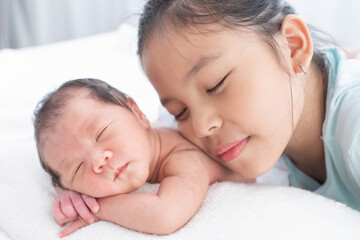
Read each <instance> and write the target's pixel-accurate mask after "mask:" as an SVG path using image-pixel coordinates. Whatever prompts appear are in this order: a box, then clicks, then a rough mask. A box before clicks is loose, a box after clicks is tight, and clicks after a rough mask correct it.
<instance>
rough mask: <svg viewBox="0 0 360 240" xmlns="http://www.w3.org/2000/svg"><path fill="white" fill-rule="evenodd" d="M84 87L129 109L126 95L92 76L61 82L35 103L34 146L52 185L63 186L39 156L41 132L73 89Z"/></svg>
mask: <svg viewBox="0 0 360 240" xmlns="http://www.w3.org/2000/svg"><path fill="white" fill-rule="evenodd" d="M80 89H86V90H88V91H89V92H90V96H91V97H93V98H95V99H96V100H99V101H101V102H104V103H110V104H115V105H118V106H121V107H124V108H126V109H128V110H130V108H129V106H128V104H127V99H128V97H127V95H126V94H124V93H122V92H121V91H119V90H117V89H116V88H114V87H112V86H111V85H109V84H108V83H106V82H104V81H101V80H98V79H92V78H85V79H76V80H71V81H67V82H65V83H63V84H62V85H61V86H60V87H59V88H57V89H56V90H55V91H53V92H50V93H48V94H47V95H45V97H43V98H42V100H41V101H40V102H39V103H38V104H37V106H36V109H35V111H34V129H35V140H36V147H37V151H38V155H39V159H40V163H41V166H42V168H43V169H44V170H45V171H46V172H47V173H49V174H50V176H51V180H52V183H53V185H54V186H59V187H62V188H64V187H63V185H62V184H61V182H60V178H59V174H58V173H56V171H55V170H53V169H51V168H50V167H48V166H47V165H46V164H45V163H44V161H43V159H42V157H41V143H40V140H41V139H40V137H41V133H42V132H43V131H45V130H47V129H50V128H51V127H52V126H54V125H55V124H56V122H57V120H58V119H59V117H60V116H61V114H62V111H63V109H64V107H65V106H66V104H67V103H68V101H69V100H71V98H72V97H74V96H75V95H76V91H75V90H80Z"/></svg>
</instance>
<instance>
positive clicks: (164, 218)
mask: <svg viewBox="0 0 360 240" xmlns="http://www.w3.org/2000/svg"><path fill="white" fill-rule="evenodd" d="M156 223H157V224H156V232H154V233H155V234H157V235H169V234H172V233H174V232H176V231H177V230H179V229H180V228H181V227H182V226H183V225H184V224H185V223H184V222H183V221H181V218H179V216H176V215H172V214H168V213H162V214H159V215H158V216H157V220H156Z"/></svg>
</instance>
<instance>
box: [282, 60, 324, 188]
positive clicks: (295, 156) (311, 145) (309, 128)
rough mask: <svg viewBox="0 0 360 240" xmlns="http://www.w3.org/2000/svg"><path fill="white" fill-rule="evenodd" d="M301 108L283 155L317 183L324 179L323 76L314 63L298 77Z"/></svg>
mask: <svg viewBox="0 0 360 240" xmlns="http://www.w3.org/2000/svg"><path fill="white" fill-rule="evenodd" d="M301 77H302V79H301V81H302V84H303V86H304V94H305V100H304V108H303V111H302V113H301V116H300V119H299V122H298V124H297V126H296V128H295V130H294V133H293V136H292V137H291V139H290V141H289V144H288V145H287V147H286V149H285V153H286V154H287V155H288V156H289V157H290V158H291V160H292V161H293V162H294V164H295V165H296V166H297V167H298V168H299V169H300V170H301V171H303V172H304V173H306V174H307V175H309V176H310V177H312V178H314V179H315V180H317V181H318V182H320V183H323V182H324V181H325V179H326V167H325V156H324V145H323V141H322V139H321V136H322V125H323V122H324V116H325V94H324V92H325V91H324V87H325V84H324V82H325V81H324V80H323V76H322V74H321V72H320V70H319V69H318V67H316V66H315V65H314V64H311V66H310V68H309V69H308V73H307V75H302V76H301Z"/></svg>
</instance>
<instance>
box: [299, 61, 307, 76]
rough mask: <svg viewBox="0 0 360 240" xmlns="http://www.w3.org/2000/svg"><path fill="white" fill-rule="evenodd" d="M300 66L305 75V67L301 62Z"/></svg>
mask: <svg viewBox="0 0 360 240" xmlns="http://www.w3.org/2000/svg"><path fill="white" fill-rule="evenodd" d="M299 65H300V67H301V70H302V71H303V72H304V74H305V75H306V70H305V68H304V67H303V65H301V63H299Z"/></svg>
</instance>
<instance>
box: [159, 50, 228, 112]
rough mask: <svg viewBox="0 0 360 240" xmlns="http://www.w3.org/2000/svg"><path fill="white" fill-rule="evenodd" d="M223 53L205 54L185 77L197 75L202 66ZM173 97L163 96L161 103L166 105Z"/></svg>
mask: <svg viewBox="0 0 360 240" xmlns="http://www.w3.org/2000/svg"><path fill="white" fill-rule="evenodd" d="M221 56H222V55H211V56H203V57H201V58H200V59H199V61H198V62H197V63H196V64H195V65H194V66H193V67H192V68H191V69H190V71H189V72H188V73H187V74H186V77H185V79H186V80H188V79H190V78H191V77H193V76H194V75H196V74H197V73H198V72H199V71H200V70H201V69H202V68H204V67H206V66H207V65H210V64H211V63H213V62H214V61H215V60H217V59H218V58H220V57H221ZM171 101H172V99H171V98H163V99H160V102H161V105H163V106H165V105H166V104H168V103H169V102H171Z"/></svg>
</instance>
